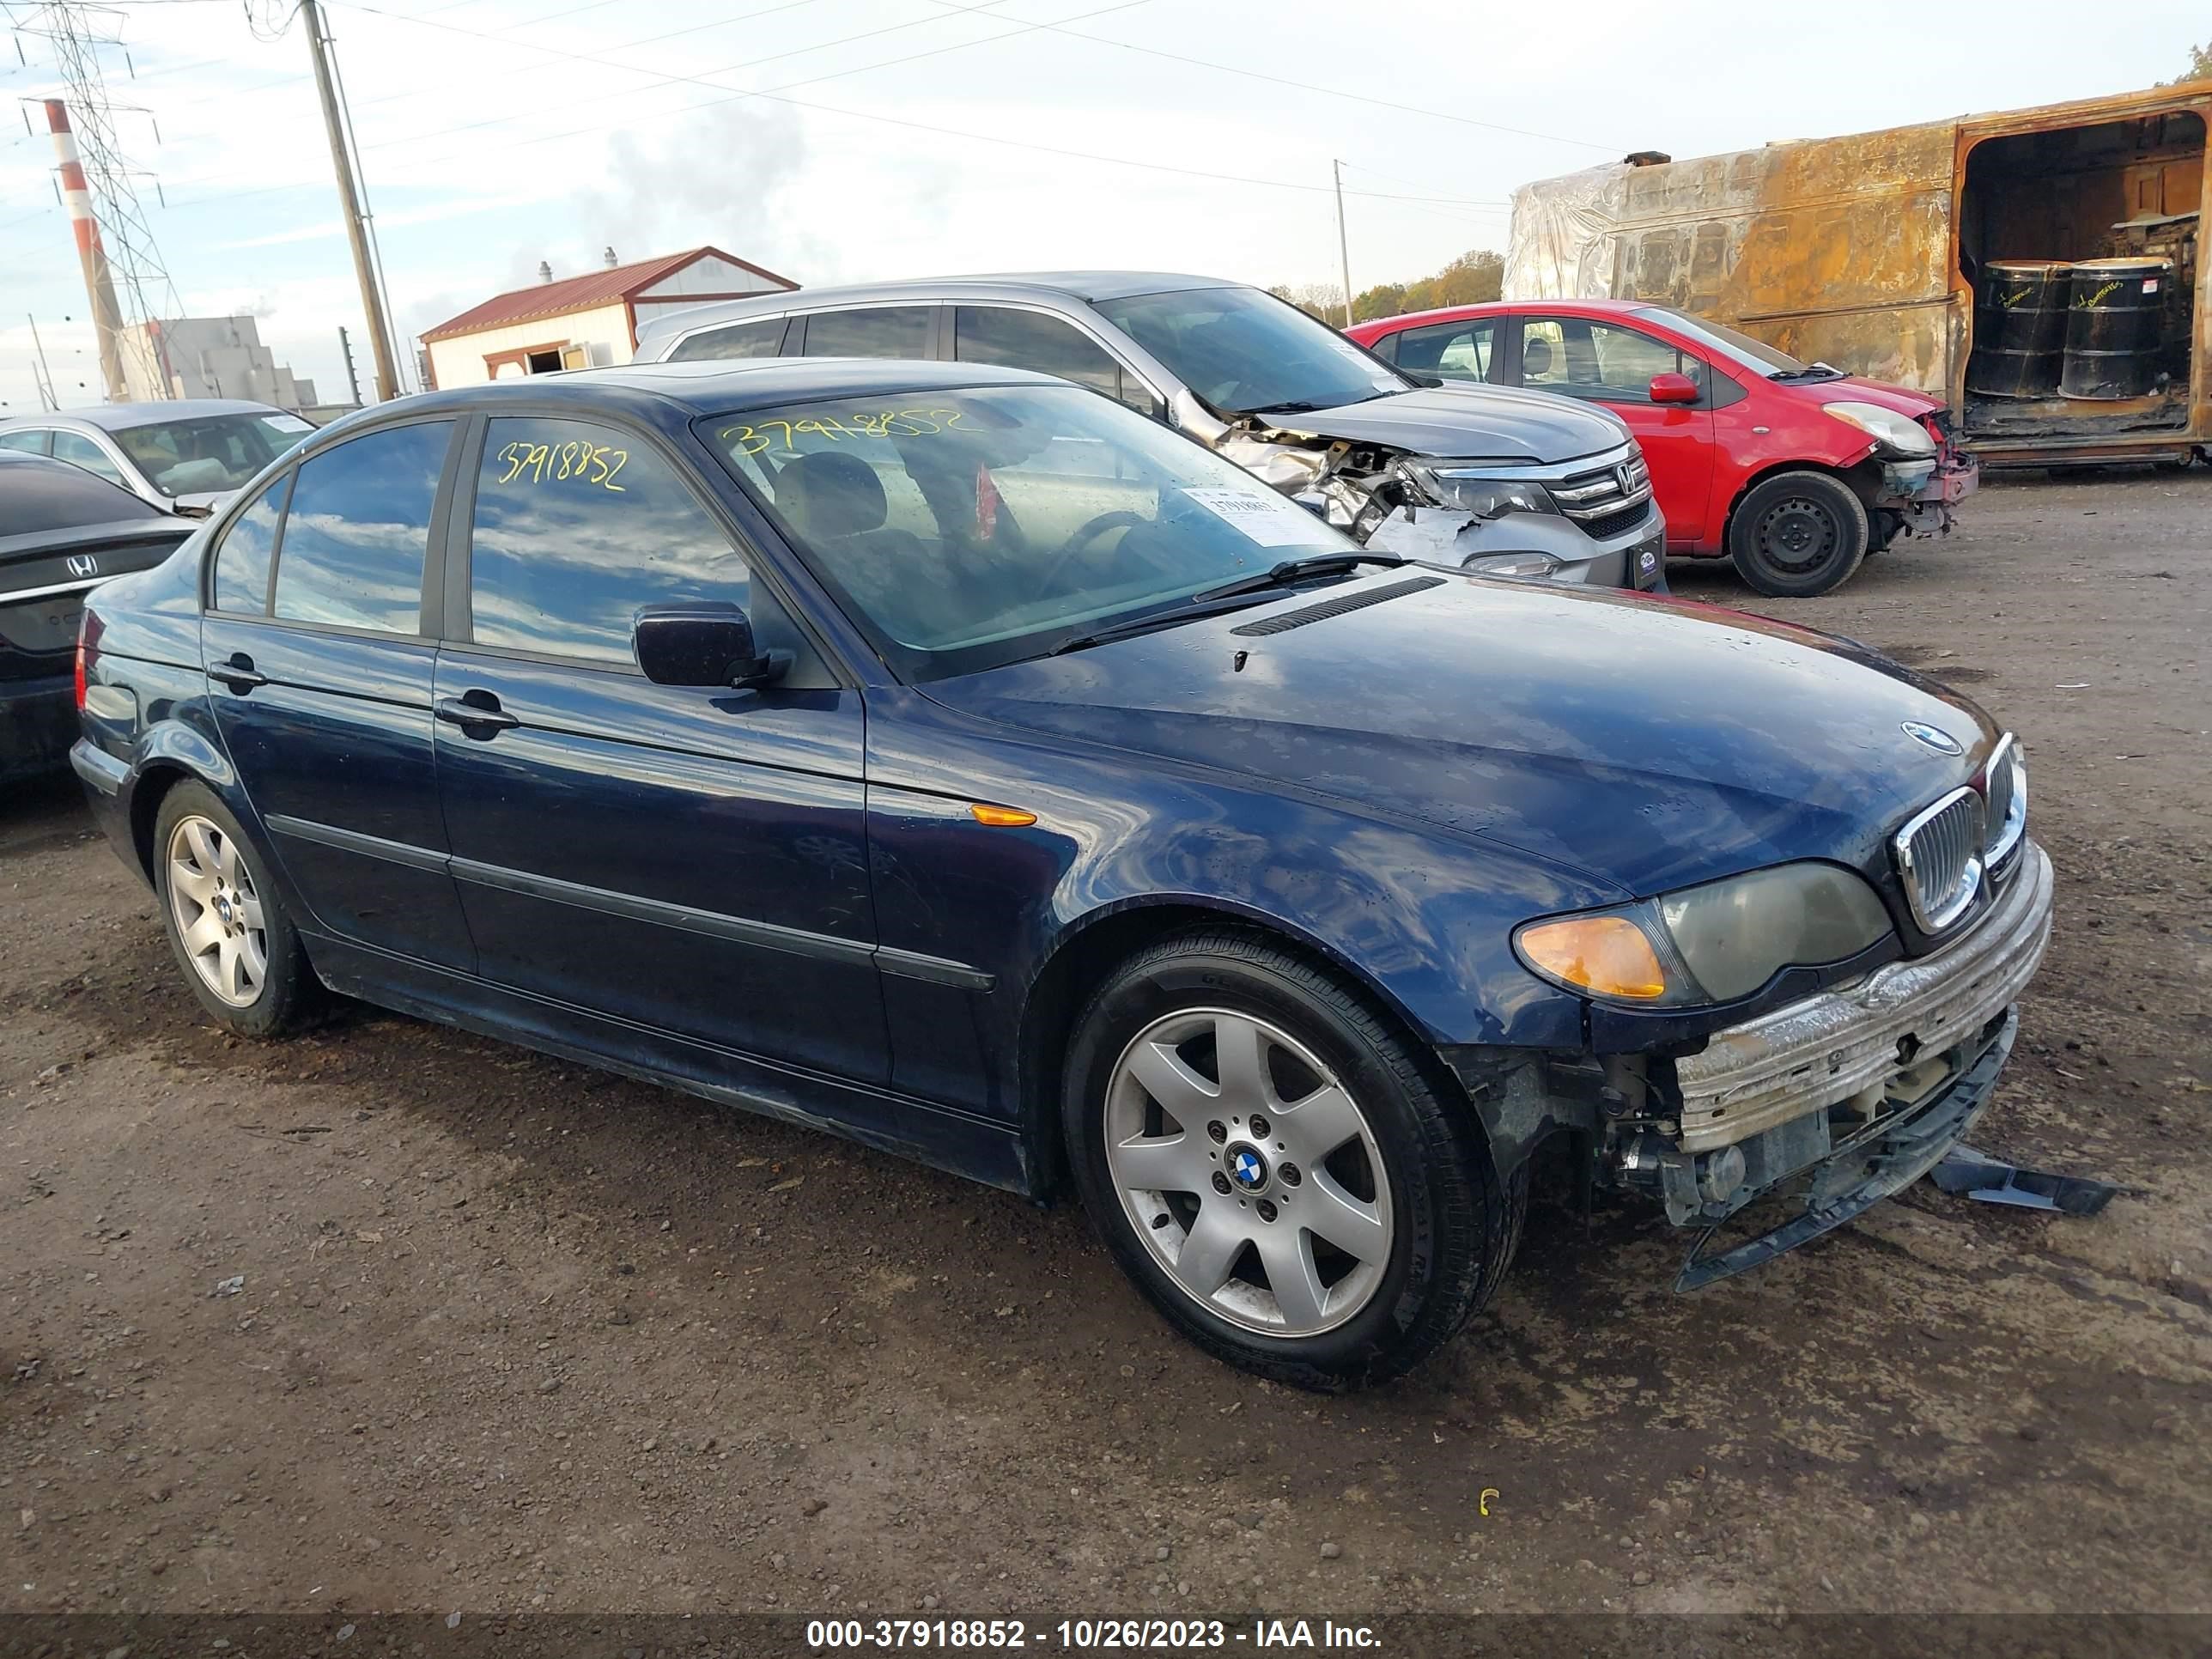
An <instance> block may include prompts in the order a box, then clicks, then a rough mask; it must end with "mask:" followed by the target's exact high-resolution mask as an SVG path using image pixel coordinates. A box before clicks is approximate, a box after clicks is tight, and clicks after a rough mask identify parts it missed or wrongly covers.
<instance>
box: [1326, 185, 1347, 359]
mask: <svg viewBox="0 0 2212 1659" xmlns="http://www.w3.org/2000/svg"><path fill="white" fill-rule="evenodd" d="M1328 170H1329V173H1330V174H1331V175H1332V176H1333V177H1334V179H1335V180H1336V258H1337V264H1338V269H1339V270H1340V272H1341V273H1342V275H1343V277H1344V325H1345V326H1346V328H1350V327H1351V326H1352V250H1351V246H1350V244H1349V243H1347V242H1346V240H1345V237H1344V163H1343V162H1341V161H1331V162H1330V163H1329V164H1328Z"/></svg>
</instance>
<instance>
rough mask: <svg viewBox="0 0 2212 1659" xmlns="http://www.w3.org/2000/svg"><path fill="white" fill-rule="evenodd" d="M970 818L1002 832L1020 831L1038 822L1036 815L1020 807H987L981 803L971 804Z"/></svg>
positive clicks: (969, 809)
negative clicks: (1026, 824)
mask: <svg viewBox="0 0 2212 1659" xmlns="http://www.w3.org/2000/svg"><path fill="white" fill-rule="evenodd" d="M968 816H969V817H971V818H973V819H975V822H976V823H987V824H991V825H993V826H994V827H995V828H997V829H1020V828H1021V827H1022V826H1023V825H1024V824H1025V823H1036V813H1034V812H1024V811H1022V810H1021V808H1019V807H1018V806H986V805H983V804H982V803H981V801H976V802H974V803H972V804H970V805H969V808H968Z"/></svg>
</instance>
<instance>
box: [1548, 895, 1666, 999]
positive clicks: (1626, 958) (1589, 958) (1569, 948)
mask: <svg viewBox="0 0 2212 1659" xmlns="http://www.w3.org/2000/svg"><path fill="white" fill-rule="evenodd" d="M1521 954H1522V955H1523V956H1524V957H1528V960H1529V961H1530V962H1531V963H1534V965H1535V966H1536V967H1538V968H1541V969H1543V970H1544V971H1545V972H1546V973H1547V974H1549V975H1552V977H1553V978H1554V979H1557V980H1563V981H1565V982H1566V983H1567V984H1569V985H1580V986H1584V987H1587V988H1589V990H1591V991H1594V992H1595V993H1596V994H1598V995H1599V996H1601V997H1630V998H1633V999H1635V1000H1638V1001H1642V1002H1649V1001H1650V1000H1652V999H1653V998H1655V997H1662V996H1665V995H1666V994H1667V976H1666V975H1665V974H1663V973H1662V972H1661V971H1660V968H1659V955H1658V952H1657V951H1654V950H1653V949H1652V948H1651V941H1650V939H1646V938H1644V930H1643V929H1642V928H1641V927H1638V926H1637V925H1636V924H1635V923H1634V922H1632V921H1629V920H1628V918H1627V917H1626V916H1573V917H1570V918H1568V919H1567V920H1566V921H1547V922H1544V923H1542V924H1541V925H1540V926H1537V927H1531V928H1528V929H1527V930H1526V931H1525V932H1523V933H1522V935H1521Z"/></svg>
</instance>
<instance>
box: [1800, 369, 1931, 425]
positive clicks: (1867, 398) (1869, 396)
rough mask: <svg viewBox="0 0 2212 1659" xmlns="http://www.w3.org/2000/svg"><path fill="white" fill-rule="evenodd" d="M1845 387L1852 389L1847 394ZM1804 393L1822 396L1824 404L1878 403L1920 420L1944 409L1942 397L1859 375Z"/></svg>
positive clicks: (1816, 385) (1816, 384)
mask: <svg viewBox="0 0 2212 1659" xmlns="http://www.w3.org/2000/svg"><path fill="white" fill-rule="evenodd" d="M1845 386H1849V387H1850V391H1849V392H1845V391H1844V390H1843V388H1844V387H1845ZM1803 390H1805V391H1807V392H1814V393H1816V394H1820V402H1822V403H1824V404H1833V403H1850V402H1853V401H1857V402H1858V403H1863V404H1878V405H1880V406H1881V408H1883V409H1890V410H1896V411H1897V412H1898V413H1899V415H1903V416H1909V417H1910V418H1911V419H1912V420H1916V421H1917V420H1918V419H1919V418H1920V417H1921V416H1923V415H1929V414H1933V413H1934V412H1935V411H1936V410H1939V409H1941V408H1942V407H1943V402H1942V399H1941V398H1931V397H1929V395H1928V394H1927V393H1926V392H1915V391H1913V390H1912V389H1911V387H1910V386H1892V385H1890V384H1889V383H1888V382H1887V380H1861V379H1860V378H1859V377H1858V376H1857V375H1856V374H1847V375H1845V376H1844V378H1843V379H1842V380H1819V381H1814V382H1813V383H1811V384H1809V385H1808V386H1805V387H1804V388H1803Z"/></svg>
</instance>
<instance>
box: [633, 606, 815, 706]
mask: <svg viewBox="0 0 2212 1659" xmlns="http://www.w3.org/2000/svg"><path fill="white" fill-rule="evenodd" d="M630 645H631V647H632V648H633V649H634V650H635V652H636V653H637V665H638V666H639V667H640V668H642V669H643V670H644V671H645V677H646V678H647V679H649V680H651V681H652V682H653V684H655V685H711V686H717V687H743V686H753V685H769V684H773V683H774V682H775V681H777V680H779V679H781V678H783V674H784V671H785V670H786V669H787V668H789V667H790V666H791V659H790V657H789V656H788V655H787V653H783V652H781V651H769V652H763V651H762V650H761V649H760V648H759V647H758V646H757V644H756V643H755V641H754V640H753V625H752V622H751V620H750V618H749V617H747V616H746V615H745V613H744V610H743V609H742V608H740V607H739V606H737V605H730V604H727V603H717V604H701V605H648V606H647V608H646V609H644V610H642V611H639V612H638V613H637V620H636V621H635V623H631V624H630Z"/></svg>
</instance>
